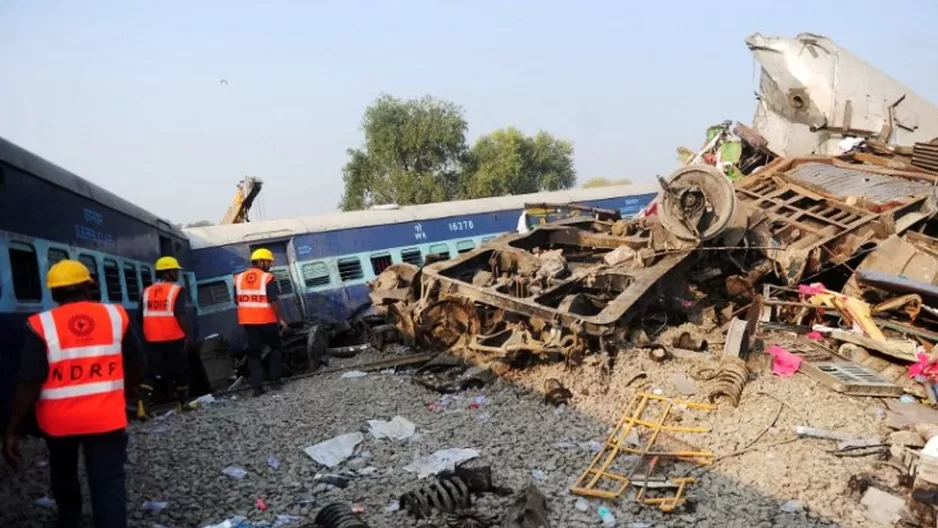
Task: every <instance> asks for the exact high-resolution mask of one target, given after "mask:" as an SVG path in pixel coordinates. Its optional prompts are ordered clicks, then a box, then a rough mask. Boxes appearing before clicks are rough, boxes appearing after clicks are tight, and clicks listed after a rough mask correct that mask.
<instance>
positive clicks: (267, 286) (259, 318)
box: [234, 248, 287, 396]
mask: <svg viewBox="0 0 938 528" xmlns="http://www.w3.org/2000/svg"><path fill="white" fill-rule="evenodd" d="M273 262H274V255H273V253H271V252H270V250H268V249H263V248H261V249H257V250H255V251H254V252H253V253H251V268H249V269H248V270H247V271H244V272H242V273H239V274H237V275H235V278H234V294H235V303H236V304H237V309H238V324H239V325H241V327H242V328H244V332H245V334H246V337H247V345H248V370H250V374H251V387H252V388H253V389H254V395H255V396H260V395H261V394H264V388H263V383H264V367H263V364H262V363H261V354H262V353H263V350H264V346H265V345H266V346H268V347H270V355H269V356H268V361H269V362H270V363H269V365H268V366H269V367H270V378H271V382H272V383H271V385H272V386H273V387H274V388H275V389H276V388H280V377H281V375H282V371H283V358H282V352H281V349H282V347H283V346H282V341H281V339H280V332H281V331H283V330H286V328H287V323H286V320H285V319H284V318H283V315H282V312H281V310H280V303H279V300H278V294H279V292H278V289H277V281H276V280H274V275H273V274H272V273H270V266H271V265H272V264H273Z"/></svg>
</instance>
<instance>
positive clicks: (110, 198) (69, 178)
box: [0, 137, 185, 237]
mask: <svg viewBox="0 0 938 528" xmlns="http://www.w3.org/2000/svg"><path fill="white" fill-rule="evenodd" d="M0 162H3V163H6V164H8V165H10V166H13V167H16V168H17V169H19V170H21V171H23V172H27V173H29V174H32V175H33V176H35V177H37V178H41V179H43V180H45V181H47V182H49V183H51V184H53V185H57V186H59V187H62V188H63V189H66V190H68V191H70V192H73V193H75V194H77V195H79V196H83V197H85V198H88V199H89V200H93V201H95V202H97V203H99V204H101V205H103V206H104V207H107V208H109V209H112V210H114V211H117V212H119V213H123V214H125V215H127V216H130V217H131V218H134V219H136V220H139V221H141V222H144V223H146V224H149V225H151V226H153V227H155V228H157V229H160V230H162V231H166V232H170V233H173V234H174V235H176V236H179V237H185V235H184V234H183V232H182V231H181V230H180V229H179V228H177V227H175V226H173V224H171V223H169V222H167V221H166V220H163V219H162V218H160V217H158V216H156V215H154V214H153V213H150V212H148V211H146V210H144V209H142V208H141V207H138V206H136V205H134V204H132V203H130V202H128V201H127V200H124V199H123V198H121V197H119V196H117V195H116V194H114V193H112V192H110V191H107V190H105V189H104V188H102V187H99V186H98V185H95V184H93V183H91V182H90V181H88V180H86V179H84V178H82V177H81V176H78V175H76V174H74V173H72V172H69V171H67V170H65V169H63V168H62V167H59V166H58V165H56V164H54V163H52V162H50V161H47V160H45V159H43V158H42V157H40V156H37V155H35V154H33V153H32V152H29V151H28V150H26V149H24V148H21V147H19V146H17V145H15V144H13V143H11V142H10V141H7V140H6V139H4V138H2V137H0Z"/></svg>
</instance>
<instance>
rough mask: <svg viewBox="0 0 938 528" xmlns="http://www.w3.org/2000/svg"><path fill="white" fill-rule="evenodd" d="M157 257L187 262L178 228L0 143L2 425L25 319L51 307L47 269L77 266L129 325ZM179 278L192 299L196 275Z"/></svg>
mask: <svg viewBox="0 0 938 528" xmlns="http://www.w3.org/2000/svg"><path fill="white" fill-rule="evenodd" d="M160 255H173V256H175V257H177V258H178V259H180V261H181V262H182V263H183V265H184V266H185V265H186V264H187V263H188V262H189V242H188V240H187V239H186V237H185V235H184V234H183V233H182V232H181V231H180V230H179V229H177V228H175V227H173V225H172V224H170V223H169V222H167V221H165V220H163V219H160V218H158V217H156V216H155V215H153V214H151V213H148V212H147V211H144V210H143V209H141V208H139V207H137V206H135V205H133V204H131V203H130V202H127V201H125V200H122V199H121V198H119V197H117V196H115V195H114V194H112V193H110V192H108V191H106V190H104V189H102V188H101V187H98V186H97V185H95V184H93V183H91V182H89V181H87V180H84V179H82V178H80V177H78V176H76V175H75V174H72V173H71V172H68V171H67V170H65V169H62V168H61V167H58V166H57V165H54V164H52V163H50V162H48V161H46V160H44V159H42V158H40V157H39V156H36V155H34V154H32V153H30V152H28V151H26V150H24V149H22V148H20V147H18V146H16V145H14V144H13V143H10V142H9V141H6V140H5V139H2V138H0V365H2V368H0V423H5V421H6V418H7V417H8V413H9V404H10V401H11V396H12V390H13V386H14V380H15V373H16V369H17V366H18V363H19V351H20V348H21V346H22V341H23V332H24V324H25V321H26V318H27V317H29V316H30V315H32V314H34V313H36V312H39V311H42V310H47V309H49V308H52V307H53V306H54V304H53V302H52V296H51V294H50V292H49V290H48V289H47V288H46V287H45V279H46V272H47V271H48V269H49V268H50V267H51V266H52V265H53V264H55V263H56V262H58V261H59V260H62V259H66V258H71V259H75V260H79V261H81V262H83V263H84V264H85V265H86V266H88V268H89V270H90V271H91V274H92V276H93V277H94V278H95V281H96V283H97V289H96V295H97V296H98V298H99V299H100V300H101V301H104V302H110V303H120V304H122V305H124V307H126V308H127V309H128V311H129V312H130V313H131V314H133V315H132V318H133V319H135V315H136V308H137V306H138V303H139V301H140V294H141V291H142V290H143V288H145V287H146V286H148V285H150V284H151V283H152V282H153V280H154V273H153V262H154V260H155V259H156V258H157V257H159V256H160ZM185 280H186V284H187V285H189V287H188V288H187V290H188V291H189V292H191V293H190V295H192V294H194V292H195V288H194V287H192V285H194V280H195V278H194V275H193V274H192V273H188V274H186V276H185ZM192 298H193V301H194V300H195V298H194V295H192ZM194 313H195V311H194V308H193V311H192V317H194ZM133 324H135V325H139V321H136V320H134V322H133ZM138 329H139V328H138Z"/></svg>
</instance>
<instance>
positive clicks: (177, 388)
mask: <svg viewBox="0 0 938 528" xmlns="http://www.w3.org/2000/svg"><path fill="white" fill-rule="evenodd" d="M155 267H156V277H157V282H156V283H154V284H152V285H150V286H148V287H147V288H146V289H145V290H143V298H142V301H141V302H140V321H141V324H142V325H143V339H144V344H145V348H146V352H147V359H148V361H147V365H148V368H147V372H146V374H145V375H144V378H143V382H142V383H141V384H140V398H139V399H138V400H137V418H138V419H141V420H148V419H150V418H152V417H153V415H152V413H151V412H150V404H151V402H152V398H153V391H154V389H155V387H156V386H157V385H163V386H162V387H161V388H162V390H163V391H164V392H165V393H166V394H167V395H169V397H170V399H171V400H173V401H175V402H176V408H177V410H179V411H184V410H187V409H188V408H189V407H188V405H186V399H187V398H188V396H189V357H188V354H187V353H188V352H189V351H191V350H192V343H193V340H192V337H193V336H192V333H191V332H190V331H189V329H188V324H187V322H186V291H185V289H183V287H182V286H180V285H179V284H178V281H179V272H180V270H182V266H180V265H179V261H177V260H176V259H175V258H173V257H160V258H159V259H157V261H156V265H155Z"/></svg>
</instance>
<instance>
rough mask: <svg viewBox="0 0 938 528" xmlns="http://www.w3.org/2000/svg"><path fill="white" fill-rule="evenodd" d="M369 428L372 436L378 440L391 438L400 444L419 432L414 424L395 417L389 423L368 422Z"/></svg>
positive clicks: (380, 421)
mask: <svg viewBox="0 0 938 528" xmlns="http://www.w3.org/2000/svg"><path fill="white" fill-rule="evenodd" d="M368 428H369V431H370V432H371V436H373V437H375V439H377V440H380V439H382V438H390V439H391V440H397V441H398V442H401V441H404V440H407V439H409V438H410V437H412V436H414V433H416V432H417V426H416V425H414V422H411V421H410V420H408V419H407V418H403V417H401V416H395V417H394V418H391V421H388V422H386V421H384V420H368Z"/></svg>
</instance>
